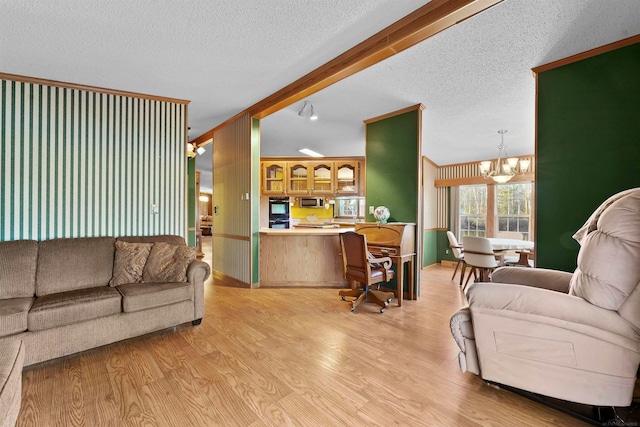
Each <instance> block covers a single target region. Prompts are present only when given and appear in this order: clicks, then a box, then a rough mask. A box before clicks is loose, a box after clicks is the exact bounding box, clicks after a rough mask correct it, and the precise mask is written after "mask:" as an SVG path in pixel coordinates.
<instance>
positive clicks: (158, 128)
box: [0, 80, 186, 241]
mask: <svg viewBox="0 0 640 427" xmlns="http://www.w3.org/2000/svg"><path fill="white" fill-rule="evenodd" d="M185 128H186V105H184V104H179V103H172V102H165V101H158V100H151V99H140V98H133V97H126V96H119V95H111V94H106V93H97V92H91V91H85V90H79V89H70V88H61V87H55V86H47V85H41V84H34V83H24V82H16V81H11V80H0V241H3V240H17V239H36V240H44V239H51V238H56V237H89V236H105V235H110V236H119V235H151V234H165V233H167V234H178V235H182V236H184V235H185V229H186V226H185V224H186V217H185V215H186V213H185V209H186V208H185V203H186V190H185V185H186V181H185V173H186V169H185V159H186V156H185V154H184V151H185V150H184V147H185V143H186V142H185V134H186V132H185ZM152 205H157V207H158V213H157V214H154V213H152Z"/></svg>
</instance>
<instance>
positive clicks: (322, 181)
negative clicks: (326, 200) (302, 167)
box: [309, 162, 334, 196]
mask: <svg viewBox="0 0 640 427" xmlns="http://www.w3.org/2000/svg"><path fill="white" fill-rule="evenodd" d="M309 176H310V177H311V183H310V184H311V185H310V189H311V192H310V193H311V194H312V195H329V196H330V195H332V194H333V193H334V191H333V190H334V187H333V184H334V179H333V162H309Z"/></svg>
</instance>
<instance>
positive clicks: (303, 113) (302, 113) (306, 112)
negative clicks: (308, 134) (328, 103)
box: [298, 101, 318, 120]
mask: <svg viewBox="0 0 640 427" xmlns="http://www.w3.org/2000/svg"><path fill="white" fill-rule="evenodd" d="M298 117H306V118H308V119H309V120H318V115H317V114H316V112H315V111H314V109H313V104H312V103H311V101H304V104H302V107H301V108H300V110H299V111H298Z"/></svg>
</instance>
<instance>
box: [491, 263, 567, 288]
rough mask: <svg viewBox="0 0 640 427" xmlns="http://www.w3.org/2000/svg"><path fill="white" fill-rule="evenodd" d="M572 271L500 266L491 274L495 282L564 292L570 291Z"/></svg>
mask: <svg viewBox="0 0 640 427" xmlns="http://www.w3.org/2000/svg"><path fill="white" fill-rule="evenodd" d="M572 276H573V274H572V273H567V272H566V271H559V270H550V269H546V268H523V267H500V268H498V269H497V270H495V271H494V272H493V274H492V275H491V281H492V282H493V283H510V284H515V285H524V286H532V287H535V288H542V289H549V290H552V291H558V292H562V293H565V294H566V293H568V292H569V283H570V281H571V277H572Z"/></svg>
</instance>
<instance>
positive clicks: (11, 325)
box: [0, 297, 35, 337]
mask: <svg viewBox="0 0 640 427" xmlns="http://www.w3.org/2000/svg"><path fill="white" fill-rule="evenodd" d="M34 300H35V298H33V297H31V298H11V299H3V300H0V337H4V336H7V335H12V334H17V333H19V332H24V331H26V330H27V314H28V313H29V308H31V305H32V304H33V301H34Z"/></svg>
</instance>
